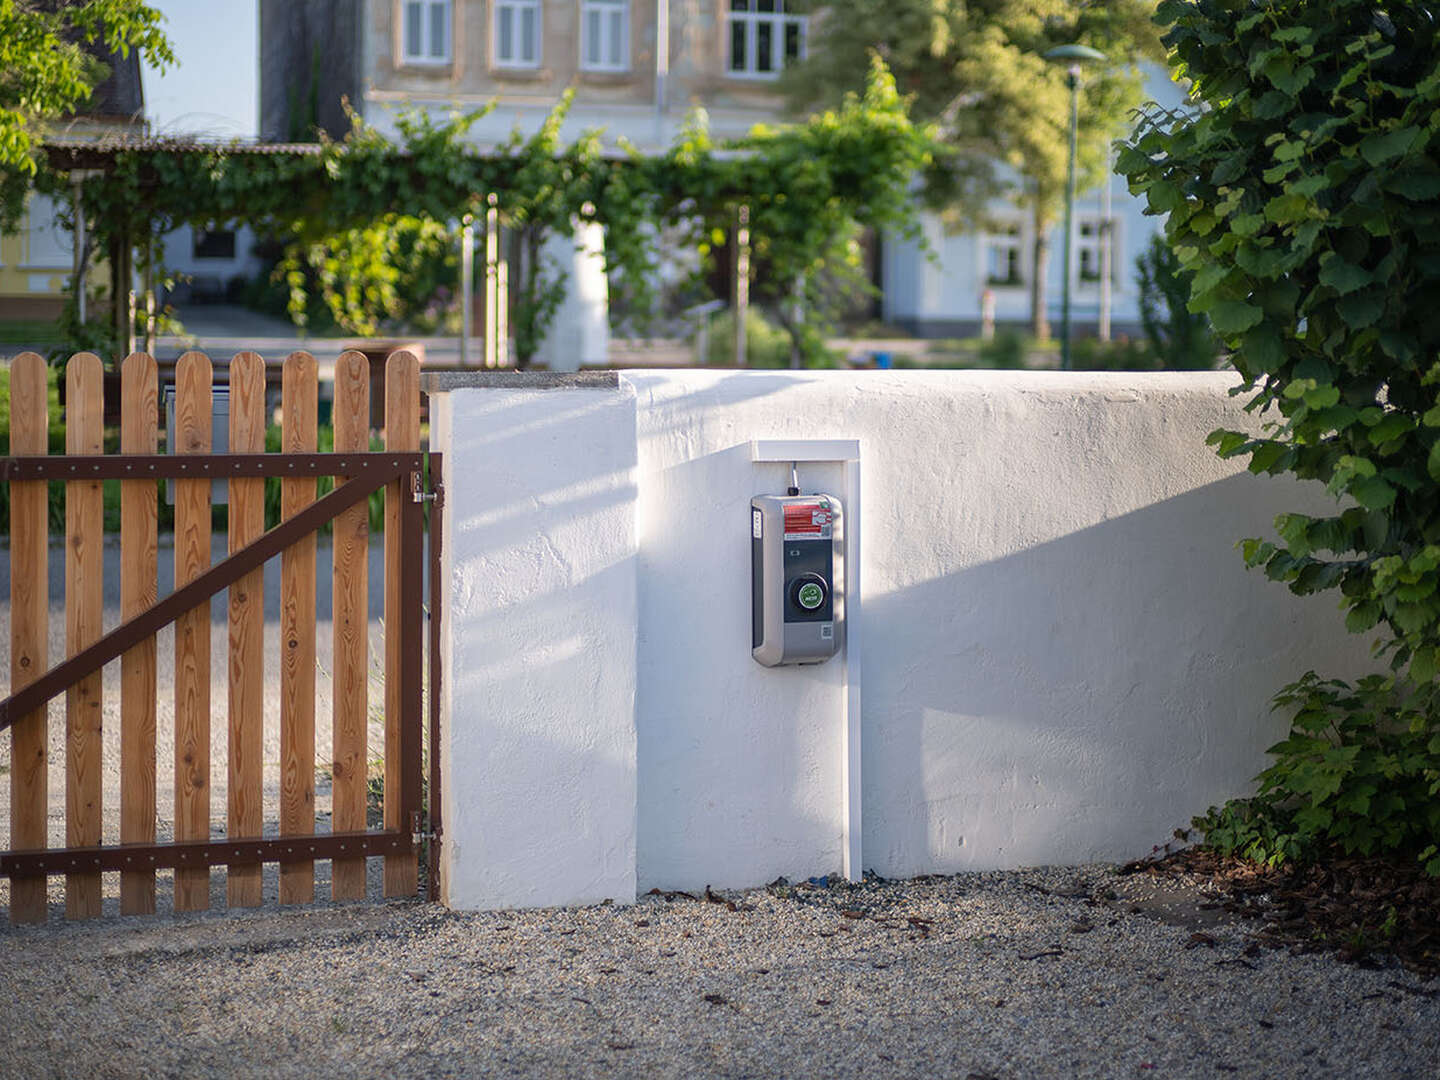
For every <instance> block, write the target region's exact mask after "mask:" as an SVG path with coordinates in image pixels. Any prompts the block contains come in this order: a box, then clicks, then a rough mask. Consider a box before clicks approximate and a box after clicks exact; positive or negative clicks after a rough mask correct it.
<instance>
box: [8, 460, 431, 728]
mask: <svg viewBox="0 0 1440 1080" xmlns="http://www.w3.org/2000/svg"><path fill="white" fill-rule="evenodd" d="M380 456H381V457H382V458H384V459H385V461H384V464H383V466H382V467H377V468H368V469H366V470H365V474H364V475H363V476H357V477H355V478H354V479H350V480H346V481H345V482H344V483H343V484H341V485H340V486H339V487H337V488H336V489H335V490H334V491H332V492H330V493H329V494H328V495H325V496H323V497H322V498H320V499H319V500H317V501H316V502H313V503H311V504H310V505H309V506H307V507H306V508H305V509H304V510H302V511H300V512H299V513H298V514H296V515H295V516H294V517H291V518H287V519H286V520H284V521H282V522H281V523H280V524H279V525H277V526H275V528H273V529H271V530H269V531H268V532H266V533H265V534H264V535H263V536H261V537H260V539H258V540H256V541H255V542H254V543H252V544H248V545H246V546H245V547H243V548H241V549H240V550H239V551H237V552H235V554H233V555H231V556H230V557H229V558H226V559H222V560H221V561H220V562H218V563H216V564H215V565H214V566H212V567H211V568H210V569H209V570H207V571H205V573H203V574H201V575H200V576H199V577H197V578H195V579H194V580H193V581H191V582H190V583H189V584H188V585H185V586H183V587H181V588H179V589H176V590H175V591H174V592H172V593H171V594H170V595H169V596H167V597H165V599H163V600H161V601H160V602H159V603H157V604H156V605H155V606H154V607H152V608H149V609H147V610H146V611H145V612H144V613H143V614H140V615H137V616H135V617H134V618H133V619H131V620H130V621H128V622H124V623H121V624H120V625H119V626H117V627H116V628H115V629H114V630H111V631H110V632H109V633H108V634H106V635H105V636H104V637H102V638H100V639H99V640H98V641H96V642H95V643H94V644H93V645H90V646H89V647H87V648H84V649H81V650H80V651H79V652H78V653H76V654H75V655H74V656H72V657H70V658H69V659H68V660H65V661H63V662H62V663H59V664H56V665H55V666H54V667H53V668H51V669H50V670H49V671H47V672H46V673H45V674H44V675H42V676H40V678H38V679H36V680H35V681H34V682H32V683H28V684H26V686H25V687H24V688H23V689H21V690H17V691H16V692H15V693H13V694H11V695H10V696H9V697H8V698H6V699H5V700H4V701H0V731H4V730H5V729H6V728H8V727H9V726H10V725H11V724H12V723H14V722H15V721H16V720H17V719H19V718H20V717H22V716H26V715H28V714H29V713H32V712H34V711H35V710H36V709H39V708H41V707H42V706H43V705H44V704H45V703H46V702H48V701H49V700H50V699H51V698H53V697H55V696H56V695H57V694H59V693H61V692H62V691H64V690H66V689H68V688H69V687H71V686H73V685H74V684H75V683H76V682H78V681H79V680H80V679H82V678H84V677H85V676H86V675H88V674H89V673H90V672H92V671H97V670H99V669H100V668H102V667H104V666H105V665H106V664H108V663H109V662H110V661H111V660H114V659H116V658H117V657H119V656H120V654H121V653H123V652H125V651H126V650H127V649H129V648H131V647H132V646H134V645H137V644H139V643H140V642H141V641H144V640H145V639H146V638H148V637H149V636H150V635H151V634H154V633H157V632H158V631H159V630H160V629H161V628H163V627H165V626H167V625H168V624H170V623H172V622H174V621H175V619H176V618H178V617H179V616H180V615H183V614H184V613H185V612H187V611H189V610H191V609H192V608H196V607H199V606H200V605H201V604H203V603H205V602H207V601H208V600H209V599H210V597H212V596H214V595H215V594H216V593H218V592H219V591H220V590H221V589H225V588H228V587H229V586H231V585H233V584H234V583H235V582H236V581H238V580H239V579H240V578H241V577H243V576H244V575H246V574H248V573H249V572H250V571H251V570H255V569H257V568H258V567H261V566H264V565H265V563H266V561H267V560H269V559H272V558H274V557H275V556H276V555H279V554H280V553H281V552H282V551H284V550H285V549H286V548H287V547H289V546H290V545H291V544H293V543H295V541H297V540H299V539H300V538H301V537H303V536H305V535H306V534H307V533H312V532H314V531H315V530H316V529H318V528H320V526H322V525H324V524H325V522H327V521H329V520H330V519H331V518H333V517H335V516H336V515H337V514H339V513H341V512H343V511H345V510H347V509H349V508H350V507H352V506H354V505H355V504H356V503H358V502H360V501H361V500H362V499H365V498H367V497H368V496H369V495H370V493H371V492H372V491H375V490H377V489H378V488H381V487H384V486H385V485H386V484H387V483H389V482H390V481H391V480H393V479H395V478H396V477H397V476H403V475H405V474H407V473H408V472H409V471H410V470H409V469H406V468H405V464H406V463H407V462H408V461H410V460H411V459H412V455H405V454H383V455H380ZM391 459H393V460H394V461H397V462H399V463H400V464H399V465H398V466H397V465H392V464H391Z"/></svg>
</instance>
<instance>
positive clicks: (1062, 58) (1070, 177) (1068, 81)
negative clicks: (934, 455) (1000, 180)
mask: <svg viewBox="0 0 1440 1080" xmlns="http://www.w3.org/2000/svg"><path fill="white" fill-rule="evenodd" d="M1045 59H1046V60H1054V61H1057V62H1060V63H1069V65H1070V66H1069V67H1068V68H1067V69H1066V71H1065V85H1066V86H1068V87H1070V167H1069V169H1068V171H1067V172H1066V175H1065V272H1064V274H1063V275H1062V276H1061V279H1060V282H1061V284H1060V367H1061V368H1062V369H1063V370H1065V371H1069V370H1070V246H1071V244H1072V243H1073V233H1074V219H1075V143H1076V139H1077V138H1078V132H1079V128H1080V65H1081V64H1082V63H1085V62H1094V61H1097V60H1098V61H1101V62H1103V61H1104V60H1105V59H1106V56H1105V54H1104V53H1102V52H1101V51H1100V50H1098V49H1092V48H1090V46H1088V45H1060V46H1058V47H1056V48H1054V49H1051V50H1050V51H1049V52H1047V53H1046V54H1045Z"/></svg>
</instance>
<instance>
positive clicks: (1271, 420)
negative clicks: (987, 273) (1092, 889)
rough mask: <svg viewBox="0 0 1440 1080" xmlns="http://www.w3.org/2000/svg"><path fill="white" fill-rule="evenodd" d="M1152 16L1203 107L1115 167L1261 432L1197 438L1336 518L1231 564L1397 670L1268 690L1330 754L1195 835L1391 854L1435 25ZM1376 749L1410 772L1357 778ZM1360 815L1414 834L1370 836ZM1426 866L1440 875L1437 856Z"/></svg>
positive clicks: (1426, 488)
mask: <svg viewBox="0 0 1440 1080" xmlns="http://www.w3.org/2000/svg"><path fill="white" fill-rule="evenodd" d="M1157 18H1159V19H1160V20H1162V21H1163V22H1166V23H1168V24H1169V26H1170V29H1169V30H1168V32H1167V33H1166V34H1165V37H1164V40H1165V43H1166V45H1167V47H1168V48H1169V49H1170V53H1171V57H1172V60H1173V62H1174V63H1175V66H1176V73H1177V75H1179V76H1183V77H1185V78H1188V79H1189V80H1191V85H1192V95H1193V98H1194V99H1195V100H1196V101H1197V102H1198V103H1199V104H1200V105H1201V106H1202V111H1196V112H1191V111H1188V110H1186V111H1177V112H1165V111H1158V110H1157V111H1152V112H1151V113H1150V114H1149V115H1148V117H1147V118H1146V120H1145V121H1144V122H1143V123H1142V124H1141V125H1140V126H1139V127H1138V128H1137V130H1136V133H1135V134H1134V136H1132V138H1131V140H1130V141H1129V144H1128V145H1127V146H1125V147H1124V148H1123V149H1122V150H1121V153H1120V156H1119V159H1118V162H1117V165H1118V168H1119V170H1120V171H1121V172H1122V173H1124V174H1126V175H1127V176H1128V177H1129V180H1130V188H1131V191H1133V192H1135V193H1136V194H1142V193H1143V194H1144V195H1145V197H1146V199H1147V201H1148V206H1149V210H1148V212H1150V213H1155V214H1168V215H1169V218H1168V222H1167V225H1166V236H1167V239H1168V241H1169V244H1170V245H1171V247H1172V248H1173V250H1174V252H1175V254H1176V256H1177V257H1178V259H1179V263H1180V269H1181V270H1183V271H1184V272H1186V273H1191V274H1193V275H1194V279H1193V281H1192V283H1191V299H1190V302H1189V308H1190V310H1191V311H1194V312H1204V313H1207V314H1208V315H1209V317H1210V319H1211V322H1212V323H1213V325H1214V327H1215V330H1216V332H1217V333H1218V334H1219V335H1220V336H1221V338H1222V339H1223V340H1224V342H1225V344H1226V346H1227V347H1228V348H1229V349H1230V350H1231V352H1232V357H1233V360H1234V363H1235V366H1236V369H1237V370H1238V371H1239V373H1240V375H1241V378H1242V379H1243V383H1242V385H1241V386H1240V387H1239V388H1238V390H1237V393H1244V394H1248V395H1250V400H1249V404H1248V408H1249V409H1250V410H1251V411H1252V412H1255V413H1257V414H1259V415H1261V416H1263V417H1264V418H1265V423H1264V424H1263V427H1262V428H1261V429H1260V433H1259V434H1256V433H1255V432H1253V431H1249V432H1246V431H1217V432H1214V433H1213V434H1212V435H1211V437H1210V441H1211V443H1212V444H1213V445H1215V446H1216V448H1217V450H1218V452H1219V453H1220V454H1221V455H1222V456H1224V457H1233V456H1237V455H1244V456H1247V457H1248V458H1249V467H1250V470H1251V471H1252V472H1256V473H1272V474H1275V473H1290V474H1293V475H1295V476H1297V477H1301V478H1304V479H1312V480H1319V481H1320V482H1322V483H1324V484H1325V485H1326V486H1327V488H1328V490H1329V491H1330V493H1331V494H1332V495H1334V496H1335V497H1336V499H1337V502H1338V505H1337V506H1336V508H1335V510H1334V512H1332V513H1331V514H1329V515H1321V516H1311V515H1307V514H1299V513H1282V514H1280V515H1279V516H1278V517H1277V519H1276V529H1277V532H1278V534H1279V537H1278V542H1276V541H1274V540H1262V539H1251V540H1246V541H1245V542H1244V543H1243V545H1242V547H1243V551H1244V555H1245V559H1246V562H1247V564H1248V565H1250V566H1252V567H1259V568H1263V569H1264V571H1265V573H1266V575H1267V576H1268V577H1269V578H1271V579H1272V580H1275V581H1283V582H1285V583H1286V584H1287V585H1288V586H1289V587H1290V589H1291V591H1293V592H1295V593H1298V594H1309V593H1316V592H1320V591H1323V590H1328V589H1338V590H1339V591H1340V596H1341V606H1342V607H1343V608H1344V609H1345V610H1346V625H1347V626H1348V627H1349V628H1350V629H1351V630H1352V631H1355V632H1357V633H1366V632H1376V633H1377V634H1378V635H1379V643H1378V644H1379V650H1380V652H1381V653H1382V654H1383V655H1388V656H1389V658H1390V661H1391V666H1392V671H1393V672H1394V673H1395V674H1394V676H1393V682H1389V681H1386V682H1382V683H1372V682H1367V681H1364V680H1362V681H1361V682H1359V683H1357V684H1356V685H1355V686H1354V687H1350V686H1347V685H1345V684H1341V683H1335V682H1318V681H1310V682H1307V681H1306V680H1304V679H1302V680H1301V681H1300V682H1298V683H1296V684H1294V685H1293V686H1292V687H1291V688H1289V689H1288V690H1287V691H1285V692H1283V693H1282V696H1281V700H1282V701H1289V702H1291V703H1293V704H1296V705H1299V706H1300V715H1301V716H1306V717H1312V719H1307V720H1306V721H1305V722H1304V724H1302V725H1301V731H1302V732H1303V731H1308V730H1309V726H1310V725H1312V724H1313V723H1319V722H1320V720H1321V719H1325V720H1328V722H1329V724H1330V725H1331V728H1330V729H1327V730H1328V731H1329V735H1328V738H1330V740H1331V745H1330V747H1329V748H1328V749H1321V748H1319V746H1318V745H1315V744H1311V743H1307V742H1304V741H1303V740H1302V741H1301V742H1299V743H1297V742H1292V741H1291V740H1287V741H1286V742H1284V743H1281V744H1280V746H1279V747H1277V748H1276V751H1277V753H1276V756H1277V761H1276V764H1275V765H1274V766H1272V768H1271V769H1270V770H1267V773H1266V774H1265V777H1266V779H1263V780H1262V790H1261V793H1260V795H1259V796H1257V799H1256V800H1251V801H1249V802H1247V803H1239V804H1232V805H1231V807H1229V808H1227V810H1226V811H1222V812H1220V813H1219V814H1218V815H1212V816H1211V817H1210V818H1207V819H1205V820H1206V821H1207V822H1209V823H1210V824H1211V825H1212V826H1213V827H1212V829H1211V831H1210V833H1209V835H1210V836H1213V837H1214V838H1215V840H1216V842H1217V843H1221V844H1234V843H1235V842H1236V840H1237V838H1238V837H1240V836H1242V835H1243V836H1244V837H1246V838H1247V839H1245V841H1244V843H1242V844H1241V845H1240V846H1241V847H1242V848H1246V849H1248V848H1250V847H1252V846H1253V844H1254V842H1255V837H1256V836H1260V835H1262V834H1263V835H1266V836H1269V837H1270V838H1271V839H1270V841H1267V843H1268V842H1272V841H1273V842H1274V844H1275V847H1274V848H1273V851H1272V854H1274V855H1278V856H1280V857H1284V856H1285V855H1287V854H1289V853H1291V852H1292V851H1300V850H1303V849H1304V848H1305V847H1306V846H1307V845H1311V846H1314V845H1319V844H1324V843H1334V842H1339V843H1341V846H1342V847H1343V846H1345V843H1346V842H1347V840H1353V839H1354V838H1356V837H1361V836H1364V837H1365V838H1366V839H1365V843H1366V844H1368V845H1370V846H1371V847H1373V849H1374V850H1403V849H1405V848H1407V847H1409V846H1413V844H1415V843H1417V842H1418V838H1422V837H1423V834H1424V830H1425V829H1426V828H1429V827H1430V826H1428V825H1426V822H1433V815H1434V800H1435V798H1436V791H1435V787H1434V784H1433V776H1434V775H1435V773H1436V770H1440V737H1437V736H1440V724H1437V718H1436V709H1435V706H1434V704H1433V703H1434V701H1435V696H1436V689H1435V685H1434V684H1435V677H1436V672H1437V666H1440V393H1437V389H1440V361H1437V357H1440V320H1437V319H1436V318H1435V316H1434V309H1435V306H1436V302H1437V300H1440V162H1437V160H1436V152H1437V150H1440V139H1437V125H1436V122H1435V118H1436V116H1437V115H1440V68H1437V67H1436V65H1435V57H1436V55H1437V47H1440V26H1437V23H1436V21H1435V20H1434V19H1433V16H1432V14H1431V13H1430V12H1429V10H1427V8H1426V7H1425V6H1423V5H1416V4H1392V5H1386V6H1383V7H1382V6H1380V5H1377V4H1375V3H1374V2H1373V0H1330V2H1326V3H1320V2H1318V0H1270V2H1268V3H1266V4H1264V5H1257V4H1217V3H1212V2H1210V0H1164V2H1162V3H1161V4H1160V6H1159V9H1158V15H1157ZM1394 717H1402V718H1403V719H1404V722H1405V724H1406V725H1408V726H1407V727H1406V728H1405V730H1408V731H1409V733H1410V736H1413V738H1411V737H1404V736H1403V735H1402V733H1401V732H1400V730H1399V729H1396V728H1395V727H1394V726H1393V723H1392V720H1393V718H1394ZM1307 737H1308V736H1307ZM1292 738H1293V733H1292ZM1402 738H1403V742H1400V743H1397V742H1396V740H1397V739H1402ZM1372 752H1373V753H1375V754H1379V755H1382V756H1383V755H1391V756H1394V755H1399V758H1400V759H1401V760H1403V767H1402V766H1400V765H1396V764H1394V763H1393V762H1391V761H1390V759H1389V758H1388V757H1387V758H1386V761H1387V764H1386V765H1385V766H1384V767H1377V768H1370V767H1368V766H1367V767H1365V768H1364V769H1363V770H1362V771H1361V772H1360V774H1359V775H1357V773H1356V771H1355V770H1360V769H1361V766H1360V765H1358V764H1354V763H1359V762H1362V761H1366V760H1368V757H1367V755H1370V754H1371V753H1372ZM1316 755H1319V756H1318V757H1317V756H1316ZM1342 760H1348V761H1350V762H1351V763H1352V765H1353V766H1354V767H1353V769H1352V771H1351V772H1347V773H1345V775H1344V776H1342V777H1340V781H1339V783H1340V786H1339V787H1337V788H1336V789H1335V791H1334V792H1333V793H1328V794H1325V797H1324V798H1323V799H1321V798H1320V797H1319V796H1320V795H1321V794H1322V792H1324V791H1325V790H1326V785H1329V784H1331V783H1332V782H1333V780H1332V779H1325V780H1324V783H1323V784H1321V782H1320V780H1318V779H1317V777H1319V776H1329V775H1330V774H1331V773H1333V772H1334V769H1333V768H1332V766H1334V765H1335V764H1336V763H1337V762H1341V761H1342ZM1349 767H1350V766H1347V768H1349ZM1327 770H1328V772H1327ZM1419 776H1431V777H1432V782H1431V785H1430V788H1429V789H1428V792H1422V791H1420V789H1419V788H1417V781H1416V777H1419ZM1361 777H1363V778H1361ZM1317 785H1320V786H1317ZM1372 787H1373V788H1374V790H1373V791H1370V790H1369V789H1370V788H1372ZM1362 792H1363V797H1362V795H1361V793H1362ZM1322 811H1323V812H1322ZM1246 814H1248V815H1249V817H1248V818H1247V817H1245V815H1246ZM1376 815H1383V816H1386V817H1387V818H1388V817H1391V816H1397V815H1398V816H1399V817H1403V818H1406V819H1408V820H1407V821H1406V823H1405V826H1404V827H1397V828H1380V829H1378V831H1375V832H1374V833H1373V834H1372V833H1370V832H1367V831H1366V830H1367V829H1368V828H1369V826H1367V825H1366V820H1367V819H1369V818H1372V817H1375V816H1376ZM1245 822H1248V824H1244V823H1245ZM1242 825H1243V828H1242ZM1237 829H1239V830H1240V831H1239V832H1237V831H1236V830H1237ZM1246 829H1258V830H1259V832H1254V833H1253V834H1252V832H1245V831H1244V830H1246ZM1286 837H1288V838H1289V839H1288V840H1286V841H1285V842H1283V843H1282V842H1281V840H1282V838H1286ZM1433 839H1434V836H1433V830H1432V833H1431V842H1432V844H1433ZM1427 863H1428V867H1429V868H1430V869H1431V870H1432V872H1440V862H1437V861H1436V860H1435V859H1434V858H1433V850H1432V851H1431V853H1430V855H1429V856H1427Z"/></svg>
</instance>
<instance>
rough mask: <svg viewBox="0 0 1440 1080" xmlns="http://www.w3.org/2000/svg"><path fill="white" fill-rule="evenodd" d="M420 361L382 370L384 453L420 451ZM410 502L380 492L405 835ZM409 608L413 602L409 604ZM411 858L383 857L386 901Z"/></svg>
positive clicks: (412, 868) (390, 797) (389, 749)
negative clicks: (403, 673)
mask: <svg viewBox="0 0 1440 1080" xmlns="http://www.w3.org/2000/svg"><path fill="white" fill-rule="evenodd" d="M419 401H420V361H419V360H418V359H416V357H415V354H414V353H412V352H404V351H402V352H396V353H392V354H391V355H390V358H389V359H388V360H387V361H386V364H385V449H387V450H419V449H420V408H419ZM410 498H411V493H410V491H408V490H407V485H406V484H405V483H404V482H403V481H398V480H397V481H395V482H394V483H391V484H388V485H386V487H385V802H384V810H385V827H386V828H387V829H408V828H410V822H408V821H402V820H401V810H402V808H401V805H400V798H399V793H400V791H401V788H402V779H401V771H400V765H401V757H402V755H401V753H400V739H401V732H402V730H403V721H404V717H405V707H406V704H407V703H406V702H405V700H404V696H403V694H402V690H403V687H402V686H401V679H400V665H401V663H402V658H403V656H404V650H405V648H406V642H405V640H404V636H403V635H402V634H401V633H400V627H401V609H402V606H403V604H404V603H405V595H404V592H403V590H402V589H401V588H400V580H401V578H400V574H401V566H402V564H401V550H400V513H401V511H402V509H403V508H404V506H405V502H406V501H407V500H409V499H410ZM410 602H411V603H414V601H413V600H411V601H410ZM418 866H419V860H418V859H417V858H416V855H415V853H414V852H407V853H405V854H403V855H386V856H385V895H386V896H413V895H414V894H415V890H416V889H417V888H418V887H419V878H418Z"/></svg>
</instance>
